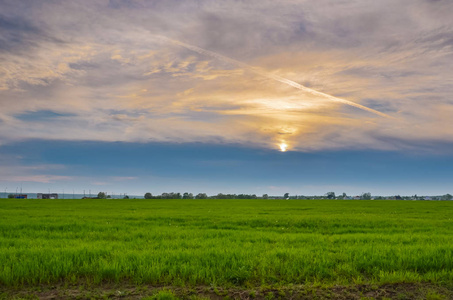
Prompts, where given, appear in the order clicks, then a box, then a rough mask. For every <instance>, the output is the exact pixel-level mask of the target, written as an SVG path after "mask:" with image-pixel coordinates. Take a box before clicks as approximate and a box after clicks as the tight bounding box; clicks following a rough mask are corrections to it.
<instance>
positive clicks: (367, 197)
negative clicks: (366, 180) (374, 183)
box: [360, 193, 371, 200]
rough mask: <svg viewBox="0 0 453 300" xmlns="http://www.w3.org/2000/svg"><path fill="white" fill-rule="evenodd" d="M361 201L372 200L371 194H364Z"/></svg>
mask: <svg viewBox="0 0 453 300" xmlns="http://www.w3.org/2000/svg"><path fill="white" fill-rule="evenodd" d="M360 199H362V200H371V193H363V194H362V195H361V196H360Z"/></svg>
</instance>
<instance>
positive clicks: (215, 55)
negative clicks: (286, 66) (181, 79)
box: [154, 35, 393, 119]
mask: <svg viewBox="0 0 453 300" xmlns="http://www.w3.org/2000/svg"><path fill="white" fill-rule="evenodd" d="M154 37H156V38H158V39H161V40H164V41H167V42H170V43H172V44H176V45H179V46H181V47H184V48H186V49H189V50H192V51H194V52H197V53H200V54H203V55H207V56H210V57H213V58H217V59H218V60H221V61H225V62H228V63H231V64H233V65H236V66H240V67H242V68H245V69H247V70H249V71H251V72H253V73H255V74H258V75H260V76H263V77H266V78H268V79H273V80H276V81H278V82H281V83H284V84H287V85H290V86H292V87H295V88H296V89H299V90H301V91H304V92H306V93H309V94H312V95H315V96H321V97H324V98H327V99H329V100H331V101H334V102H339V103H342V104H346V105H349V106H353V107H357V108H359V109H361V110H365V111H368V112H371V113H373V114H376V115H378V116H381V117H384V118H391V119H393V117H391V116H389V115H387V114H384V113H382V112H380V111H377V110H374V109H372V108H369V107H366V106H363V105H360V104H358V103H355V102H352V101H349V100H346V99H342V98H338V97H335V96H332V95H329V94H326V93H323V92H319V91H317V90H314V89H311V88H309V87H306V86H303V85H301V84H299V83H297V82H295V81H292V80H289V79H287V78H284V77H281V76H278V75H274V74H270V73H266V72H263V71H260V70H258V69H256V68H255V67H252V66H250V65H248V64H246V63H243V62H241V61H238V60H235V59H232V58H229V57H226V56H223V55H221V54H218V53H215V52H212V51H209V50H206V49H203V48H200V47H197V46H194V45H190V44H186V43H184V42H180V41H177V40H174V39H170V38H168V37H165V36H161V35H154Z"/></svg>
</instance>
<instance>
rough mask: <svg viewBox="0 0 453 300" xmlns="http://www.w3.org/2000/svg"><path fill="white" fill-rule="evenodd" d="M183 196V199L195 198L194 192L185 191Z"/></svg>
mask: <svg viewBox="0 0 453 300" xmlns="http://www.w3.org/2000/svg"><path fill="white" fill-rule="evenodd" d="M182 198H183V199H193V194H192V193H187V192H185V193H184V194H182Z"/></svg>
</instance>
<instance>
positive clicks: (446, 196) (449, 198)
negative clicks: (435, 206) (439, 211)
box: [442, 194, 453, 200]
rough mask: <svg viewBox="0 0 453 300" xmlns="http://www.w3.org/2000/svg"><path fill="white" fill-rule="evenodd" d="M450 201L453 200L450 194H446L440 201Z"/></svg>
mask: <svg viewBox="0 0 453 300" xmlns="http://www.w3.org/2000/svg"><path fill="white" fill-rule="evenodd" d="M452 199H453V196H452V195H450V194H446V195H443V196H442V200H452Z"/></svg>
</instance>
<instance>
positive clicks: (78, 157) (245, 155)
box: [0, 140, 453, 195]
mask: <svg viewBox="0 0 453 300" xmlns="http://www.w3.org/2000/svg"><path fill="white" fill-rule="evenodd" d="M452 146H453V145H450V146H449V147H450V149H451V148H452ZM12 153H14V155H12ZM0 154H1V155H2V156H10V159H9V161H8V162H4V164H5V165H6V168H5V169H8V171H6V174H8V173H9V176H10V177H12V178H16V179H15V181H13V182H8V181H6V182H7V184H8V187H9V189H10V191H14V190H15V188H16V187H17V186H20V184H22V186H23V188H26V189H27V190H29V191H30V190H36V191H38V190H44V191H48V190H49V189H50V190H52V191H55V192H60V193H61V192H62V191H63V190H66V192H67V193H68V192H70V191H72V190H73V189H75V191H76V193H82V192H83V190H86V192H87V193H88V190H92V192H93V193H94V192H97V191H105V192H108V193H109V194H111V193H115V194H119V193H129V194H136V195H141V194H143V193H145V192H146V191H149V192H152V193H153V194H160V193H163V192H172V191H175V192H181V193H183V192H192V193H200V192H205V193H208V194H216V193H219V192H222V193H255V194H257V195H262V194H264V193H268V194H271V195H283V193H286V192H289V193H291V194H297V195H314V194H317V195H320V194H324V193H326V192H328V191H335V192H336V193H343V192H346V193H347V194H348V195H360V194H361V193H363V192H372V194H375V195H376V194H380V195H394V194H395V195H396V194H407V195H413V194H418V195H426V194H446V193H447V192H449V185H450V182H451V161H452V156H451V155H450V154H437V155H432V154H426V153H418V154H410V153H400V152H397V151H368V150H367V151H360V150H358V151H351V150H348V151H317V152H299V151H289V152H279V151H275V150H273V149H260V148H250V147H244V146H241V145H237V144H236V145H232V144H222V145H215V144H202V143H184V144H174V143H125V142H92V141H90V142H80V141H75V142H74V141H70V142H68V141H52V140H31V141H27V142H20V143H14V144H10V145H7V146H3V147H2V148H1V149H0ZM9 164H11V166H18V165H19V166H24V168H25V170H23V169H18V170H14V169H13V168H11V169H10V168H9V166H8V165H9ZM16 172H17V173H16ZM22 172H25V173H22ZM21 173H22V175H21ZM27 178H28V179H27ZM33 181H35V182H33ZM4 182H5V181H4Z"/></svg>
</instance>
